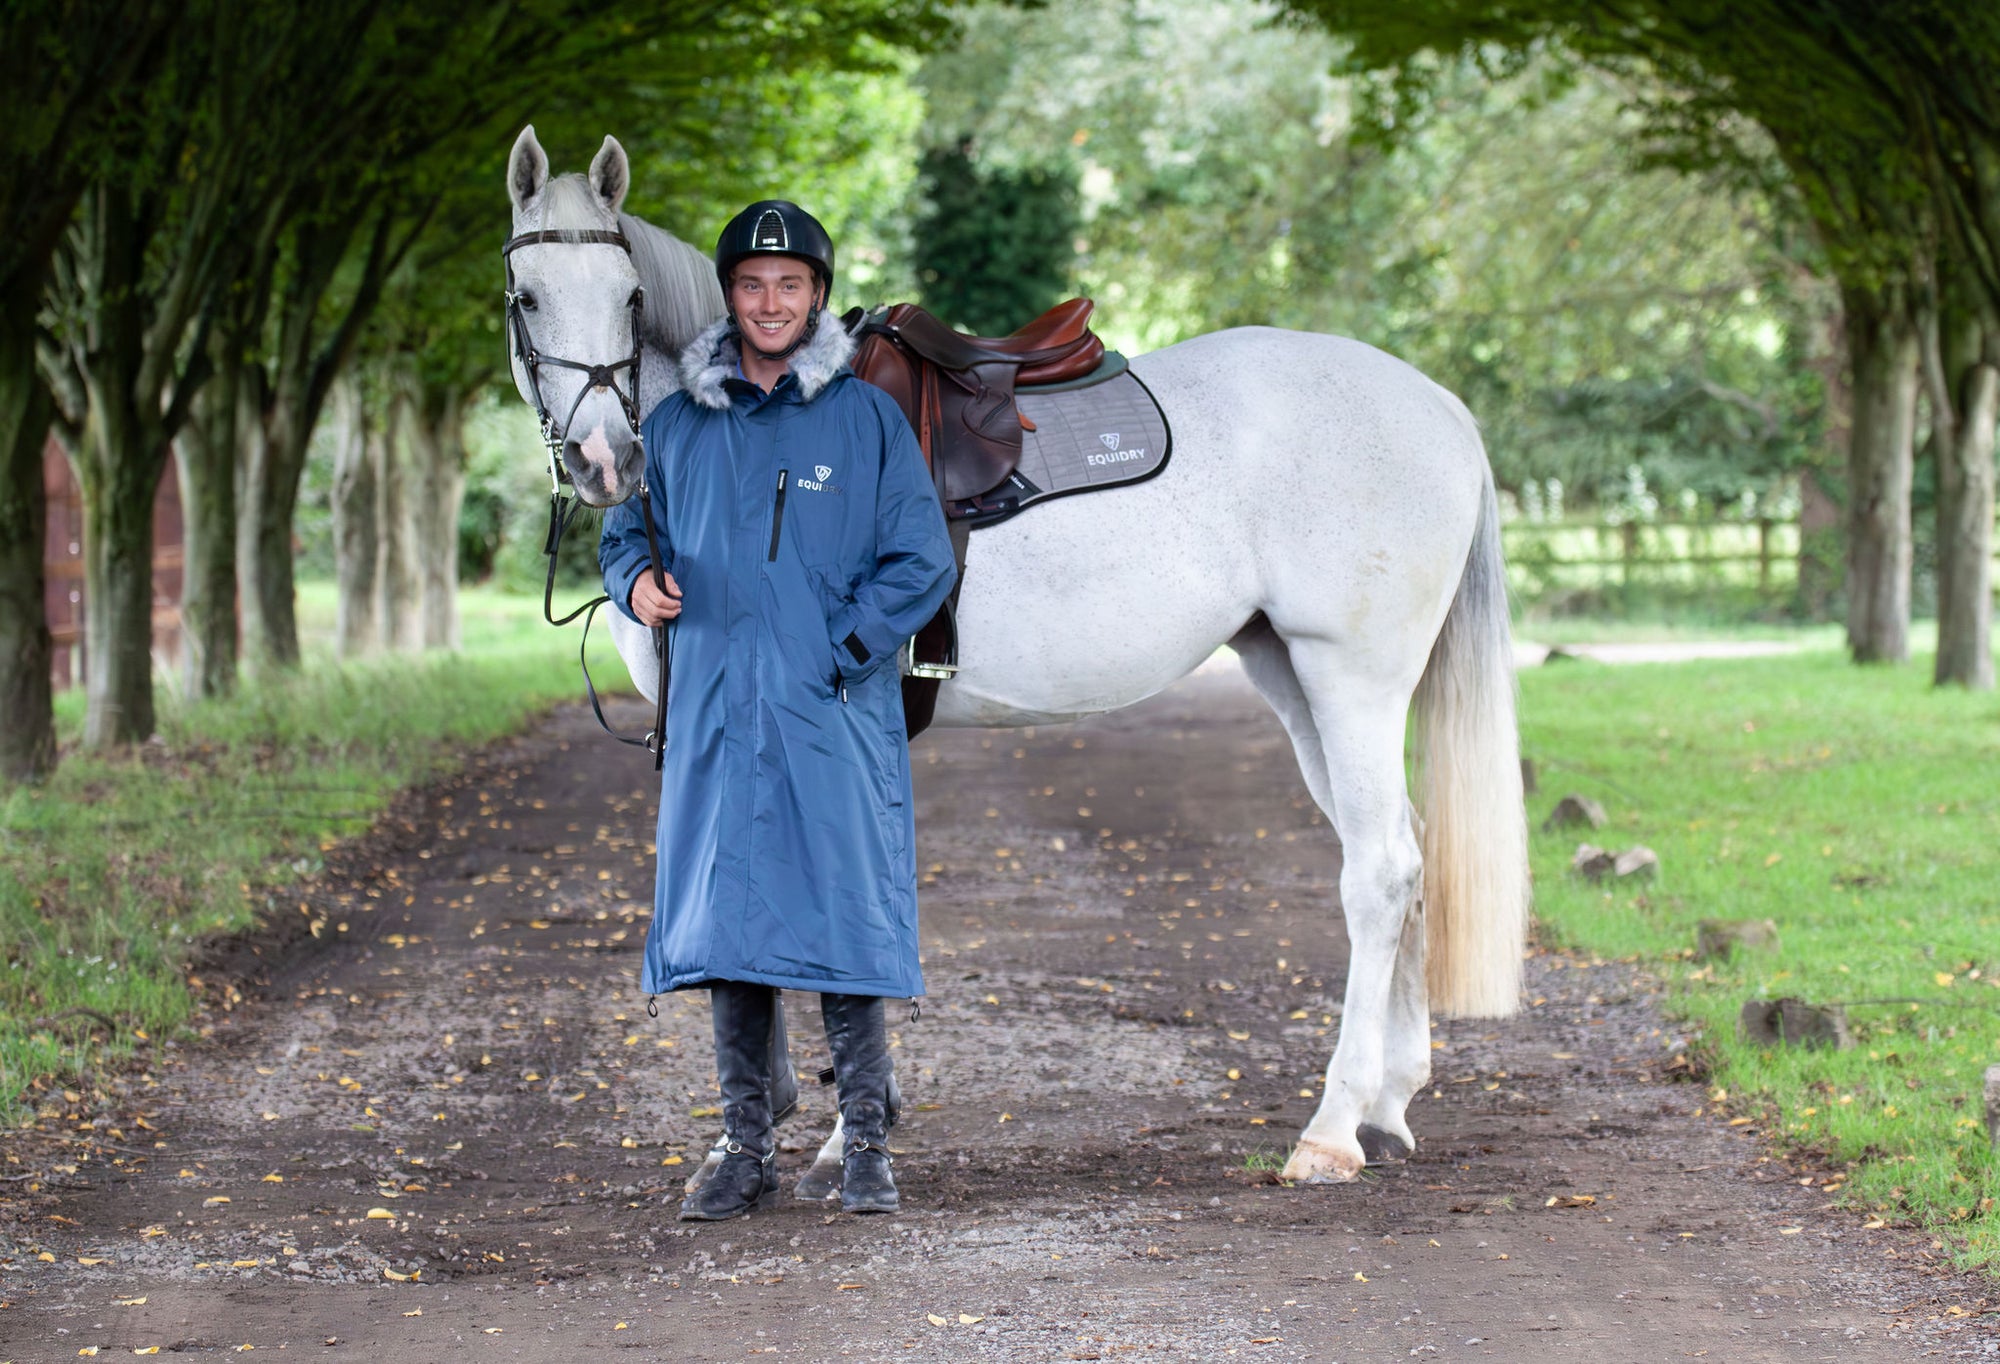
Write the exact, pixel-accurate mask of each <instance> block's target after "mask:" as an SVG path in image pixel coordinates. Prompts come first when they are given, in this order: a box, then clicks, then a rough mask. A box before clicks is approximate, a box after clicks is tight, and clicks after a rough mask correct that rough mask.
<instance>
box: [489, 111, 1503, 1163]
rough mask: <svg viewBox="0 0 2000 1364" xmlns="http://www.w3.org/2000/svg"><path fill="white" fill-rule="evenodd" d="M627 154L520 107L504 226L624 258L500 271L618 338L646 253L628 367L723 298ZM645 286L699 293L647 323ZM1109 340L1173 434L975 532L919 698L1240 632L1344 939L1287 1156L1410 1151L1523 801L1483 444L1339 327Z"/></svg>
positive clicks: (1040, 681)
mask: <svg viewBox="0 0 2000 1364" xmlns="http://www.w3.org/2000/svg"><path fill="white" fill-rule="evenodd" d="M627 177H628V171H627V169H626V164H625V156H624V153H623V151H622V150H620V149H619V147H618V144H617V143H616V142H615V141H613V140H612V139H610V138H606V139H605V142H604V149H603V150H602V151H601V152H599V154H598V156H597V158H596V160H595V161H593V162H592V164H591V171H590V177H589V180H588V182H585V181H583V180H582V179H580V178H578V177H565V178H564V179H563V180H558V181H555V182H553V183H552V182H550V181H549V180H548V171H547V160H546V158H545V157H544V156H543V154H542V150H541V148H540V147H539V146H538V145H537V144H536V143H535V140H534V135H533V129H529V130H527V131H526V132H524V133H522V135H521V138H520V140H519V141H518V142H517V143H516V144H515V148H514V154H513V158H512V163H511V166H510V169H509V176H508V179H509V185H510V188H511V189H512V191H513V199H514V225H515V231H516V232H517V233H519V232H522V231H529V230H533V229H534V228H536V227H538V226H543V227H552V228H570V229H586V230H587V229H592V228H597V229H602V228H606V227H609V226H610V225H612V224H613V223H614V222H616V223H619V224H622V225H623V226H624V228H625V231H626V232H627V234H628V235H632V236H633V246H634V251H633V255H632V257H631V258H630V259H629V260H628V259H627V258H626V257H625V255H624V254H623V253H621V252H618V251H615V250H607V249H606V248H605V247H604V246H602V245H573V246H572V245H560V244H557V245H542V246H536V247H533V248H530V249H529V252H524V253H523V254H524V255H529V256H530V258H529V259H526V260H523V261H522V262H521V265H520V272H521V278H522V280H523V281H524V282H525V281H527V280H529V279H530V278H531V277H532V280H533V282H534V287H535V288H536V290H537V292H538V294H539V296H540V297H541V299H542V300H543V306H542V311H543V313H544V314H548V313H551V312H554V311H556V308H555V306H554V305H555V304H556V303H557V300H562V303H561V307H560V311H561V314H562V316H563V317H564V318H565V319H566V320H567V326H568V328H569V330H568V331H566V332H563V333H560V334H558V333H553V332H552V333H551V335H552V336H557V335H559V336H560V341H561V344H562V345H565V346H568V347H571V348H572V349H573V350H574V352H575V355H576V356H577V357H578V358H580V359H585V360H593V359H594V360H595V361H596V362H598V363H602V362H605V361H606V360H608V359H612V358H616V357H618V356H620V355H622V354H626V353H629V351H630V350H631V346H632V338H631V336H630V332H629V326H630V321H629V316H630V315H629V313H628V312H627V311H626V310H624V309H623V308H622V306H620V304H622V299H623V296H622V295H620V296H619V298H618V299H617V300H615V301H612V302H607V301H606V300H607V299H610V297H611V295H612V294H614V293H616V290H615V289H612V290H607V289H605V288H604V287H603V286H602V280H603V279H604V278H605V277H606V276H607V275H608V274H618V276H619V278H620V280H621V281H622V280H625V279H627V278H628V276H626V275H624V274H623V273H622V272H624V271H626V270H631V271H632V275H631V276H630V277H629V278H631V279H635V280H636V279H643V283H644V285H645V288H646V291H647V309H646V312H647V317H646V322H647V326H648V330H649V331H652V330H653V329H654V328H655V326H657V328H658V330H657V334H649V335H646V336H644V337H642V338H641V339H642V341H643V342H644V344H645V347H646V359H645V369H646V372H647V375H648V383H649V386H650V384H651V382H652V380H653V379H654V378H655V377H657V378H658V379H660V380H662V381H664V380H666V379H667V378H668V377H669V376H670V375H671V373H672V368H671V367H672V364H673V360H674V358H675V356H676V354H677V348H678V346H679V345H681V344H684V343H685V341H686V340H687V339H688V338H690V337H692V336H693V335H694V334H695V333H696V332H697V331H699V330H700V328H701V327H702V326H704V325H706V324H707V323H708V322H709V321H711V320H712V319H713V318H715V317H718V316H720V315H721V303H720V295H719V293H716V292H715V285H714V273H713V269H712V267H711V265H710V263H709V262H708V260H707V259H706V258H705V257H702V256H701V255H699V254H698V253H696V252H694V251H693V250H692V249H691V248H687V247H685V246H684V245H682V244H680V243H678V242H673V240H672V239H671V238H668V237H667V235H666V234H665V233H662V232H660V231H659V229H656V228H652V227H649V226H647V225H645V224H643V223H640V222H638V220H636V219H632V218H629V217H623V216H620V215H618V212H617V210H618V206H619V203H620V202H621V200H622V198H623V195H624V189H625V185H626V182H627ZM662 239H664V240H665V241H666V242H671V243H672V246H671V247H669V246H665V245H662V244H661V243H662ZM642 242H644V243H646V245H645V247H644V248H643V249H642V248H641V243H642ZM674 247H678V248H679V249H678V250H675V249H673V248H674ZM530 253H532V254H531V255H530ZM700 285H706V286H707V289H706V290H705V291H704V290H703V289H702V288H701V287H699V286H700ZM669 297H671V298H674V299H697V298H702V299H706V300H707V306H706V310H705V311H703V310H702V309H701V308H696V309H695V310H694V311H693V312H692V313H690V314H688V315H686V316H679V317H674V318H664V317H663V318H661V319H660V320H659V321H658V322H657V324H656V322H655V302H656V300H666V299H668V298H669ZM1131 365H1132V369H1133V371H1134V372H1135V373H1136V374H1137V375H1138V376H1139V377H1140V378H1141V379H1142V380H1144V381H1145V384H1146V387H1147V388H1149V389H1150V390H1152V392H1153V394H1154V395H1155V396H1156V397H1157V398H1158V400H1159V403H1160V406H1161V407H1162V409H1164V411H1165V413H1166V416H1167V420H1168V421H1169V422H1170V423H1171V425H1172V429H1173V437H1174V451H1173V457H1172V459H1171V460H1170V461H1169V462H1168V464H1167V467H1166V468H1165V469H1164V470H1163V471H1162V472H1161V473H1160V474H1159V475H1158V476H1157V477H1155V478H1153V479H1151V480H1149V481H1146V482H1143V483H1138V484H1133V485H1130V486H1126V487H1120V488H1116V489H1111V490H1106V491H1103V492H1098V493H1093V494H1091V495H1089V496H1086V497H1069V498H1060V499H1056V500H1053V501H1051V502H1049V503H1048V504H1047V505H1046V506H1040V507H1035V508H1033V509H1032V510H1029V511H1027V512H1024V513H1022V514H1021V515H1019V516H1016V517H1014V518H1013V519H1012V520H1009V521H1007V522H1005V523H1003V524H1000V525H997V526H994V527H991V528H989V529H985V530H981V531H978V532H976V533H975V534H974V535H973V537H972V541H971V548H970V550H969V552H968V555H967V561H966V568H965V587H964V591H963V594H962V597H961V599H960V604H959V613H958V621H959V636H960V640H959V662H960V671H959V673H958V675H957V676H956V677H955V678H953V679H952V680H950V681H948V682H946V683H944V684H943V690H942V692H941V694H940V695H939V698H938V706H937V716H936V720H935V723H937V724H940V725H959V726H965V725H993V726H999V725H1043V724H1049V723H1052V722H1057V721H1064V720H1075V719H1079V718H1081V717H1083V716H1086V715H1095V714H1098V713H1100V712H1103V711H1108V710H1114V709H1116V708H1118V707H1120V706H1127V705H1131V704H1133V703H1134V702H1136V701H1140V700H1142V699H1144V698H1145V697H1148V696H1151V695H1152V694H1153V693H1155V692H1157V691H1159V690H1160V689H1161V688H1163V687H1166V686H1167V685H1168V684H1170V683H1172V682H1173V681H1174V680H1175V679H1177V678H1179V677H1182V676H1184V675H1185V674H1187V673H1188V672H1189V671H1191V670H1192V669H1193V668H1194V667H1195V666H1196V665H1197V664H1199V663H1201V662H1202V661H1203V660H1204V659H1206V658H1208V657H1209V656H1210V655H1211V654H1213V653H1214V652H1215V651H1216V650H1217V649H1218V648H1219V647H1221V646H1222V645H1225V644H1227V645H1229V646H1231V647H1232V648H1233V649H1234V650H1235V651H1236V652H1237V654H1238V655H1240V656H1241V658H1242V661H1243V666H1244V668H1245V670H1246V671H1247V672H1248V674H1249V676H1250V679H1251V681H1252V682H1253V683H1255V685H1256V686H1257V689H1258V690H1259V691H1260V692H1261V693H1262V694H1263V696H1264V697H1265V699H1266V700H1268V701H1269V702H1270V704H1271V706H1272V708H1273V709H1274V710H1275V711H1276V712H1277V713H1278V718H1279V719H1280V720H1282V721H1283V722H1284V726H1285V729H1286V731H1287V732H1288V733H1289V735H1290V737H1291V740H1292V745H1293V748H1294V750H1295V752H1296V754H1297V757H1298V762H1299V768H1300V771H1301V772H1302V773H1303V774H1304V777H1305V782H1306V786H1307V789H1308V790H1309V791H1310V792H1311V794H1312V797H1313V799H1314V800H1315V801H1316V802H1317V803H1318V804H1319V807H1320V809H1321V810H1323V811H1325V813H1326V816H1327V818H1328V820H1329V821H1331V823H1332V825H1333V827H1334V830H1335V832H1336V833H1337V834H1338V836H1339V839H1340V844H1341V848H1342V852H1343V861H1342V866H1341V873H1340V904H1341V909H1342V912H1343V913H1344V914H1345V915H1346V920H1347V933H1348V940H1349V943H1350V948H1351V950H1350V958H1349V967H1348V976H1347V990H1346V1000H1345V1005H1344V1009H1343V1012H1342V1014H1341V1024H1340V1035H1339V1039H1338V1042H1337V1044H1336V1046H1335V1048H1334V1051H1333V1056H1332V1059H1331V1060H1330V1061H1329V1063H1328V1065H1327V1070H1326V1093H1325V1097H1324V1098H1323V1099H1322V1100H1321V1102H1320V1105H1319V1108H1318V1110H1317V1111H1316V1112H1315V1113H1314V1114H1313V1117H1312V1120H1311V1122H1309V1123H1308V1124H1307V1125H1306V1128H1305V1130H1304V1132H1302V1133H1301V1134H1300V1136H1299V1140H1298V1144H1297V1146H1296V1147H1294V1148H1293V1150H1292V1152H1291V1156H1290V1159H1289V1160H1288V1161H1287V1162H1286V1164H1285V1169H1284V1177H1285V1178H1287V1179H1291V1180H1300V1181H1309V1182H1323V1181H1334V1180H1349V1179H1353V1178H1355V1177H1356V1176H1357V1175H1359V1174H1360V1172H1361V1170H1362V1167H1363V1165H1364V1164H1366V1163H1367V1162H1369V1161H1371V1160H1393V1159H1397V1158H1400V1157H1402V1156H1406V1155H1407V1154H1408V1153H1409V1152H1410V1151H1412V1150H1413V1149H1414V1148H1415V1144H1416V1139H1415V1137H1414V1136H1413V1135H1412V1134H1411V1132H1410V1128H1409V1124H1408V1122H1407V1121H1406V1119H1405V1110H1406V1108H1407V1107H1408V1105H1409V1102H1410V1099H1411V1097H1412V1096H1413V1095H1414V1094H1415V1093H1416V1092H1417V1090H1418V1089H1420V1088H1421V1087H1423V1085H1424V1084H1426V1083H1427V1082H1428V1080H1429V1078H1430V1068H1431V1066H1430V1056H1431V1050H1430V1018H1431V1012H1432V1010H1436V1011H1438V1012H1439V1013H1449V1014H1457V1015H1463V1016H1472V1017H1499V1016H1503V1015H1506V1014H1510V1013H1512V1012H1514V1011H1515V1010H1516V1009H1517V1008H1518V1007H1519V994H1520V979H1521V956H1522V946H1523V940H1524V937H1525V934H1526V927H1527V913H1528V871H1527V827H1526V816H1525V812H1524V809H1523V805H1522V792H1521V770H1520V763H1519V757H1518V746H1517V745H1518V741H1517V738H1516V733H1515V720H1514V678H1513V662H1512V647H1511V641H1510V638H1509V633H1510V632H1509V625H1508V617H1507V596H1506V585H1505V578H1504V574H1503V568H1502V563H1501V556H1500V525H1499V513H1498V508H1497V505H1496V503H1495V500H1494V491H1493V475H1492V471H1491V469H1490V468H1489V467H1488V464H1487V461H1486V454H1485V450H1484V448H1483V446H1482V445H1481V443H1480V439H1479V433H1478V430H1477V427H1476V425H1475V423H1474V421H1473V419H1472V417H1471V415H1470V414H1469V413H1468V412H1467V411H1466V409H1465V407H1464V405H1463V404H1461V403H1460V402H1459V401H1458V399H1457V398H1456V397H1454V396H1453V395H1452V394H1450V393H1448V392H1446V391H1445V390H1444V389H1443V388H1441V387H1439V386H1438V385H1437V384H1435V383H1432V382H1431V381H1430V380H1429V379H1427V378H1425V377H1424V376H1423V375H1422V374H1420V373H1418V372H1417V371H1416V370H1415V369H1412V368H1411V367H1410V366H1408V365H1406V364H1404V363H1403V362H1402V361H1400V360H1397V359H1394V358H1393V357H1391V356H1389V355H1386V354H1384V353H1383V352H1381V351H1379V350H1376V349H1374V348H1373V347H1371V346H1367V345H1364V344H1362V343H1360V342H1358V341H1350V340H1346V339H1343V338H1340V337H1333V336H1320V335H1313V334H1310V333H1301V332H1288V331H1279V330H1275V329H1272V328H1266V327H1244V328H1235V329H1231V330H1229V331H1222V332H1216V333H1213V334H1210V335H1206V336H1199V337H1196V338H1194V339H1193V340H1190V341H1184V342H1182V343H1180V344H1179V345H1175V346H1170V347H1168V348H1167V349H1165V350H1162V351H1156V352H1154V353H1152V354H1149V355H1142V356H1138V357H1136V358H1134V359H1133V360H1132V362H1131ZM517 374H518V366H517ZM572 392H573V390H572ZM523 396H524V397H527V396H529V394H528V391H527V390H526V389H525V388H524V390H523ZM568 400H569V399H568V396H564V397H563V398H562V401H563V402H567V401H568ZM652 400H654V399H653V397H652V395H651V394H649V395H648V402H649V403H650V402H651V401H652ZM552 405H553V404H552ZM579 410H580V411H581V410H585V409H579ZM593 420H595V418H593ZM621 425H622V418H621V419H619V420H618V421H613V422H608V423H602V424H600V425H597V426H594V427H592V429H591V430H589V431H588V432H586V434H585V436H584V438H583V439H582V441H581V442H580V444H581V446H582V448H583V449H584V450H585V451H590V450H594V449H595V448H596V444H597V442H598V441H599V440H602V441H604V442H605V443H606V445H607V447H615V445H616V440H617V438H619V437H622V436H624V434H625V433H624V432H623V431H622V430H617V429H615V428H618V427H620V426H621ZM558 434H561V433H558ZM570 444H571V445H577V444H579V442H577V441H575V440H571V441H570ZM635 477H636V472H631V473H622V472H621V473H619V474H618V475H617V478H616V482H615V484H611V483H610V482H609V481H608V480H607V486H606V488H605V489H604V490H603V492H602V496H603V497H604V499H605V500H607V501H615V500H619V499H620V498H621V497H623V496H625V495H628V494H629V492H630V489H631V486H632V479H633V478H635ZM611 622H612V628H613V634H614V637H615V638H616V640H617V643H618V647H619V652H620V653H621V654H622V655H623V656H624V658H625V660H626V663H627V664H628V666H629V667H630V668H631V671H632V675H633V678H634V680H635V681H636V682H637V683H638V685H639V688H640V690H641V691H643V692H646V694H647V695H648V697H649V698H650V697H652V696H653V695H655V693H656V692H657V687H658V669H657V665H656V663H655V662H654V657H653V653H652V645H651V638H650V635H649V633H648V632H646V631H645V630H643V629H641V628H640V627H638V626H636V625H633V624H632V623H631V622H630V621H628V620H626V619H625V617H624V616H623V615H622V614H618V613H613V614H612V615H611ZM1412 718H1414V722H1415V723H1414V725H1413V726H1412V727H1411V728H1412V729H1413V734H1412V736H1411V737H1412V738H1413V740H1414V747H1415V749H1416V754H1417V764H1416V769H1415V770H1416V773H1417V786H1418V791H1417V796H1418V800H1417V805H1416V807H1414V808H1413V806H1412V804H1411V801H1410V798H1409V795H1408V793H1407V791H1406V788H1405V782H1404V767H1403V759H1404V741H1405V725H1406V721H1408V720H1410V719H1412ZM1419 809H1420V810H1421V812H1422V813H1421V817H1420V816H1419V814H1418V810H1419ZM838 1138H839V1130H838V1128H836V1129H835V1133H834V1136H833V1137H830V1138H829V1139H828V1142H827V1145H826V1146H825V1147H824V1148H822V1151H821V1153H820V1161H819V1163H818V1164H816V1166H815V1174H816V1176H817V1177H819V1178H821V1179H822V1181H823V1180H824V1177H825V1175H826V1171H827V1167H828V1165H829V1164H830V1165H831V1167H832V1169H833V1171H834V1172H835V1173H834V1178H835V1179H836V1180H837V1178H838V1175H837V1171H838V1163H839V1141H838Z"/></svg>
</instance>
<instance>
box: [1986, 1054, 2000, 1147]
mask: <svg viewBox="0 0 2000 1364" xmlns="http://www.w3.org/2000/svg"><path fill="white" fill-rule="evenodd" d="M1986 1138H1987V1140H1988V1141H1990V1142H1992V1143H1993V1149H1994V1150H1996V1151H2000V1066H1988V1067H1987V1068H1986Z"/></svg>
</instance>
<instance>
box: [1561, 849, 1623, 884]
mask: <svg viewBox="0 0 2000 1364" xmlns="http://www.w3.org/2000/svg"><path fill="white" fill-rule="evenodd" d="M1617 865H1618V858H1617V857H1616V856H1615V855H1613V854H1612V853H1610V852H1607V851H1606V850H1604V849H1603V848H1600V847H1598V846H1597V845H1596V844H1595V843H1579V844H1577V845H1576V855H1575V856H1574V857H1572V858H1570V860H1569V867H1570V870H1571V871H1573V872H1575V873H1576V874H1577V875H1578V876H1581V877H1582V878H1583V879H1584V880H1586V881H1602V880H1603V879H1604V878H1605V877H1607V876H1609V875H1611V873H1612V871H1613V869H1614V868H1616V867H1617Z"/></svg>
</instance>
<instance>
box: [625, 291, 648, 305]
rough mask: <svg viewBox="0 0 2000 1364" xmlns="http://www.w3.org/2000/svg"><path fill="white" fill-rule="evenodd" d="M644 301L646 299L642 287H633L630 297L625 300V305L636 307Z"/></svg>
mask: <svg viewBox="0 0 2000 1364" xmlns="http://www.w3.org/2000/svg"><path fill="white" fill-rule="evenodd" d="M645 301H646V291H645V290H644V289H634V290H633V291H632V297H630V298H628V299H626V300H625V306H626V307H628V308H637V307H639V306H641V305H642V304H644V303H645Z"/></svg>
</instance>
